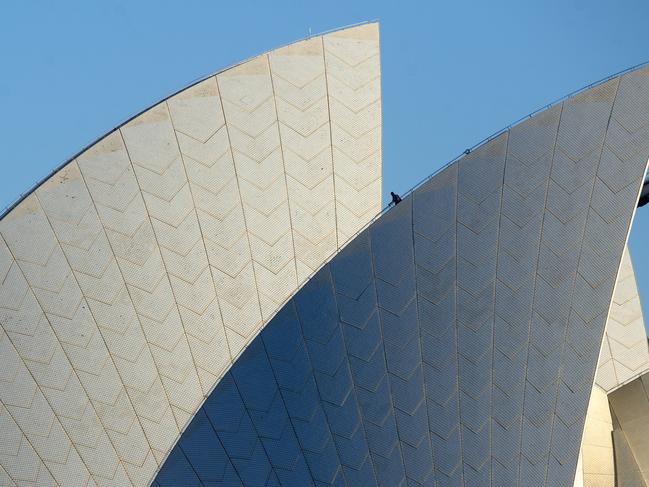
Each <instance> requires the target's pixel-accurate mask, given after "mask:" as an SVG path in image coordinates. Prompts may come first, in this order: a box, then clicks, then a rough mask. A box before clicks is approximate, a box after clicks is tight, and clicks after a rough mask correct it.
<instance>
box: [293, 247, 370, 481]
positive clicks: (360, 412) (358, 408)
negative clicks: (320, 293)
mask: <svg viewBox="0 0 649 487" xmlns="http://www.w3.org/2000/svg"><path fill="white" fill-rule="evenodd" d="M370 257H371V256H370ZM326 265H327V267H328V269H329V275H330V277H331V288H332V290H333V298H334V301H335V303H336V312H337V319H338V329H339V330H340V334H341V336H342V343H343V348H344V350H345V360H346V361H347V368H348V370H349V376H350V378H351V383H352V392H353V394H354V403H355V405H356V411H357V412H358V419H359V421H360V424H361V427H362V428H363V437H364V438H365V445H366V446H367V458H368V459H369V461H370V463H371V464H372V474H373V475H374V485H376V486H377V487H378V486H379V476H378V475H377V473H376V465H374V457H373V456H372V452H371V450H370V444H369V441H368V439H367V426H366V425H365V418H364V417H363V413H362V411H361V407H360V405H359V402H358V392H357V390H356V379H355V378H354V374H353V373H352V368H351V364H350V362H349V357H350V355H349V349H348V348H347V339H346V338H345V331H344V329H343V324H344V325H345V326H348V325H347V323H345V322H344V321H342V320H341V317H340V304H339V302H338V292H337V290H336V279H335V277H334V273H333V269H332V266H331V264H330V263H329V262H328V263H327V264H326ZM365 289H367V288H365ZM365 289H364V290H363V292H364V291H365ZM376 312H378V310H377V311H376ZM372 314H373V313H372ZM298 317H299V315H298ZM370 318H371V314H370ZM370 318H368V320H367V321H366V323H365V324H367V322H368V321H369V319H370ZM301 323H302V322H301V321H300V324H301ZM352 326H353V325H352Z"/></svg>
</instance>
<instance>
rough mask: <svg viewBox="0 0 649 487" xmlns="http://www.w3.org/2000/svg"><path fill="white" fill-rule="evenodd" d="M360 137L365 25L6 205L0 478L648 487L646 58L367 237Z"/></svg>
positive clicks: (370, 64)
mask: <svg viewBox="0 0 649 487" xmlns="http://www.w3.org/2000/svg"><path fill="white" fill-rule="evenodd" d="M380 121H381V98H380V60H379V38H378V25H377V24H372V23H370V24H364V25H361V26H356V27H353V28H349V29H345V30H341V31H336V32H332V33H329V34H326V35H324V36H319V37H313V38H310V39H307V40H305V41H302V42H298V43H296V44H292V45H290V46H287V47H284V48H281V49H278V50H275V51H272V52H270V53H268V54H266V55H263V56H259V57H257V58H253V59H251V60H249V61H246V62H244V63H242V64H240V65H238V66H235V67H233V68H231V69H228V70H225V71H223V72H221V73H218V74H217V75H215V76H211V77H209V78H207V79H205V80H203V81H201V82H199V83H197V84H195V85H193V86H191V87H189V88H187V89H186V90H183V91H181V92H180V93H178V94H176V95H173V96H172V97H170V98H169V99H167V100H165V101H163V102H161V103H160V104H158V105H156V106H154V107H152V108H151V109H149V110H147V111H145V112H143V113H141V114H140V115H138V116H137V117H135V118H133V119H132V120H130V121H129V122H127V123H125V124H124V125H123V126H121V127H120V128H119V129H116V130H115V131H114V132H111V133H110V134H108V135H107V136H105V137H104V138H102V139H101V140H100V141H98V142H97V143H95V144H94V145H92V146H91V147H89V148H87V149H86V150H84V151H83V152H82V153H80V154H79V155H78V156H76V157H75V158H73V159H72V160H71V161H70V162H69V163H68V164H66V165H65V166H64V167H62V168H61V169H60V170H59V171H57V172H56V173H55V174H53V175H52V176H51V177H49V178H48V179H47V180H46V181H45V182H43V183H42V184H41V185H40V186H38V188H36V189H35V191H33V192H32V193H31V194H30V195H29V196H27V197H26V198H25V199H24V200H22V201H21V202H20V203H18V204H17V205H16V206H15V207H13V208H12V209H11V211H9V212H7V213H6V214H5V215H4V216H3V217H2V219H1V220H0V236H1V237H2V239H1V241H0V272H1V273H2V275H3V280H2V284H1V286H0V324H1V325H2V331H1V332H0V333H1V335H0V350H1V352H0V360H1V362H2V364H1V366H0V371H1V372H0V401H1V405H0V408H1V409H0V430H1V431H2V435H1V437H2V443H1V445H2V446H1V449H0V467H1V469H0V481H1V482H3V483H5V484H7V485H65V486H67V485H84V486H85V485H151V484H152V485H155V486H160V487H164V486H177V485H197V486H200V485H210V486H217V485H222V486H284V487H288V486H308V485H312V486H324V485H349V486H354V487H356V486H366V485H367V486H386V487H387V486H432V485H438V486H442V485H480V486H482V485H494V486H505V485H525V486H533V485H549V486H563V485H566V486H571V485H573V484H574V485H643V484H638V482H644V483H645V484H646V483H647V481H648V475H649V473H648V470H647V465H649V454H647V451H649V448H647V446H648V445H647V438H648V437H647V436H646V435H644V436H643V434H642V433H643V432H646V431H647V428H648V427H649V426H648V425H649V423H648V422H647V419H648V418H649V399H648V398H647V392H648V391H649V388H648V387H647V386H649V383H647V379H646V377H647V376H646V375H643V374H645V373H646V372H647V370H648V369H649V351H648V349H647V338H646V333H645V331H644V323H643V319H642V312H641V308H640V301H639V296H638V292H637V289H636V286H635V278H634V274H633V268H632V265H631V260H630V257H629V255H628V252H625V244H626V240H627V237H628V233H629V230H630V227H631V223H632V219H633V215H634V212H635V208H636V204H637V201H638V196H639V191H640V189H641V186H642V183H643V179H644V175H645V171H646V167H647V158H648V157H649V138H648V137H647V136H646V135H647V134H646V132H647V130H648V128H649V69H647V68H642V69H638V70H634V71H630V72H628V73H626V74H623V75H620V76H617V77H613V78H611V79H609V80H607V81H605V82H603V83H600V84H598V85H596V86H594V87H591V88H590V89H588V90H586V91H583V92H580V93H578V94H576V95H574V96H572V97H570V98H567V99H565V100H564V101H562V102H561V103H559V104H556V105H554V106H552V107H551V108H549V109H547V110H545V111H542V112H539V113H537V114H535V115H534V116H532V117H530V118H529V119H526V120H525V121H523V122H522V123H520V124H518V125H515V126H513V127H511V128H509V129H507V130H505V131H503V132H502V133H500V134H499V135H497V136H495V137H493V138H491V139H490V140H488V141H487V142H486V143H484V144H482V145H481V146H479V147H477V148H475V149H473V150H471V151H469V153H468V154H466V155H465V156H464V157H462V158H460V159H459V160H457V161H455V162H454V163H452V164H450V165H448V166H447V167H445V168H443V169H442V170H441V171H440V172H438V173H437V174H436V175H434V176H433V177H431V178H430V179H428V180H427V181H426V182H425V183H424V184H422V185H421V186H419V187H418V188H417V189H416V190H414V191H413V192H412V193H411V194H409V195H407V196H406V197H404V198H403V201H402V202H401V203H400V204H398V205H397V206H396V207H394V208H392V209H390V210H389V211H386V212H384V213H383V214H381V215H380V216H378V217H376V218H375V216H376V215H377V214H379V213H380V198H381V123H380ZM368 224H369V225H368ZM359 231H360V233H357V232H359ZM642 428H644V429H642ZM616 482H617V484H616ZM634 482H635V483H634Z"/></svg>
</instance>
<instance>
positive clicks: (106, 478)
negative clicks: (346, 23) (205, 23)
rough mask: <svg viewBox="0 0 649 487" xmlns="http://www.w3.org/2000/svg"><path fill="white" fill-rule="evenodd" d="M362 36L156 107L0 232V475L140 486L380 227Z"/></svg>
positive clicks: (251, 65)
mask: <svg viewBox="0 0 649 487" xmlns="http://www.w3.org/2000/svg"><path fill="white" fill-rule="evenodd" d="M380 142H381V97H380V60H379V39H378V25H377V24H365V25H361V26H357V27H353V28H349V29H346V30H342V31H338V32H333V33H330V34H327V35H324V36H318V37H313V38H309V39H307V40H304V41H302V42H298V43H296V44H293V45H290V46H287V47H284V48H281V49H278V50H275V51H272V52H270V53H269V54H266V55H262V56H259V57H256V58H254V59H251V60H249V61H247V62H244V63H243V64H240V65H238V66H235V67H233V68H231V69H228V70H226V71H224V72H221V73H218V74H217V75H215V76H211V77H209V78H207V79H205V80H203V81H201V82H199V83H197V84H195V85H193V86H191V87H189V88H187V89H186V90H184V91H182V92H180V93H178V94H176V95H174V96H172V97H171V98H169V99H167V100H165V101H162V102H161V103H159V104H157V105H155V106H154V107H152V108H150V109H149V110H147V111H145V112H143V113H142V114H140V115H138V116H137V117H135V118H134V119H132V120H130V121H129V122H127V123H126V124H125V125H123V126H122V127H120V128H118V129H116V130H115V131H113V132H111V133H110V134H108V135H107V136H105V137H104V138H103V139H101V140H100V141H99V142H97V143H96V144H94V145H93V146H91V147H90V148H88V149H87V150H85V151H84V152H83V153H81V154H80V155H78V156H77V157H75V158H74V159H73V160H72V161H70V162H69V163H68V164H67V165H65V166H64V167H63V168H62V169H61V170H59V171H58V172H57V173H56V174H54V175H53V176H52V177H50V178H49V179H48V180H47V181H46V182H44V183H43V184H42V185H41V186H40V187H38V188H37V189H36V190H35V191H34V192H33V193H31V194H30V195H29V196H27V197H26V198H25V199H24V200H22V201H21V202H20V203H19V204H18V205H17V206H16V207H15V208H13V209H12V210H11V211H10V212H9V213H8V214H6V215H4V217H3V218H2V220H1V221H0V234H1V236H2V238H1V239H0V275H1V276H2V279H1V280H0V282H1V284H0V323H1V325H2V330H1V331H0V347H1V350H2V353H0V361H1V362H0V400H1V402H2V406H1V409H0V417H1V418H2V419H1V421H0V429H2V432H3V434H2V435H1V436H0V437H1V438H2V440H1V442H2V450H1V453H0V465H1V466H2V470H1V471H0V476H3V477H8V478H10V479H11V480H12V481H13V482H15V483H34V484H38V485H43V484H46V483H51V484H58V485H66V486H67V485H95V484H96V485H130V484H133V485H146V484H148V483H149V482H151V480H152V477H153V475H154V474H155V472H156V471H157V470H158V468H159V466H160V465H161V464H162V463H163V461H164V459H165V457H166V455H167V454H168V453H169V452H170V450H171V449H172V447H173V446H174V444H175V443H176V441H177V439H178V438H179V435H180V433H181V432H182V431H183V430H184V428H185V426H186V425H187V423H188V422H189V421H190V420H191V419H192V417H193V416H194V414H195V413H196V411H197V410H198V408H199V407H200V406H201V404H202V403H203V401H204V399H205V397H206V396H207V395H208V394H209V393H210V391H211V390H212V389H213V387H214V385H215V384H216V383H217V382H218V381H219V379H221V377H222V376H223V375H224V374H225V373H226V371H227V370H228V369H229V367H230V366H231V364H232V363H233V361H234V360H236V358H237V357H238V356H239V355H240V353H241V352H242V350H244V349H245V348H246V346H247V345H248V344H249V343H250V341H251V340H253V339H254V337H255V336H256V334H257V333H258V332H259V330H260V329H261V328H262V327H263V326H264V324H265V323H267V322H268V321H269V320H270V319H271V318H272V316H273V315H274V314H275V313H276V312H277V311H278V310H279V308H280V307H281V306H282V304H283V303H284V302H285V301H286V300H287V299H288V298H289V297H290V296H291V295H292V294H293V293H294V292H295V291H296V290H297V289H298V287H299V286H300V285H301V284H302V283H303V282H304V281H305V280H306V279H307V278H308V276H309V275H310V274H312V273H313V272H314V271H315V270H317V269H318V268H319V267H320V266H321V265H322V264H323V263H324V262H325V261H326V260H327V259H328V258H329V256H330V255H331V254H333V253H334V252H335V251H336V250H337V249H338V248H339V246H340V245H342V243H343V242H345V241H346V240H347V239H348V238H349V237H350V236H351V235H353V234H354V233H355V232H357V231H358V230H359V229H360V228H361V227H362V226H363V225H365V224H366V223H367V222H368V221H369V220H370V219H371V218H372V217H373V216H374V215H376V214H377V213H378V212H379V210H380V205H381V143H380Z"/></svg>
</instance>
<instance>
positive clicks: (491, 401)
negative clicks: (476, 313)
mask: <svg viewBox="0 0 649 487" xmlns="http://www.w3.org/2000/svg"><path fill="white" fill-rule="evenodd" d="M506 134H507V141H506V142H505V154H504V157H503V177H502V182H501V185H500V204H499V207H498V230H497V234H496V257H495V259H496V260H495V263H496V265H495V269H494V284H493V286H494V291H493V314H492V319H491V364H490V365H491V371H490V373H489V376H490V377H489V382H490V384H489V386H490V387H489V417H488V422H489V451H488V453H487V455H488V459H487V461H488V462H489V485H493V453H492V452H493V417H494V414H493V412H494V355H495V354H494V350H495V345H496V313H497V311H496V298H497V295H498V269H499V265H498V264H499V256H500V231H501V229H502V214H503V200H504V198H505V178H506V175H507V159H508V157H507V156H508V154H509V140H510V138H511V128H509V129H507V132H506Z"/></svg>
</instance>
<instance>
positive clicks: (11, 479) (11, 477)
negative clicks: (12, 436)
mask: <svg viewBox="0 0 649 487" xmlns="http://www.w3.org/2000/svg"><path fill="white" fill-rule="evenodd" d="M3 407H4V406H3ZM7 414H9V413H7ZM12 421H13V419H12ZM23 436H24V435H23ZM30 446H31V445H30ZM39 460H40V457H39ZM41 464H42V465H43V466H45V464H44V463H43V462H42V460H41ZM39 468H40V465H39ZM46 468H47V467H46ZM2 472H4V473H5V475H6V476H7V478H8V479H9V480H10V481H11V482H12V484H11V485H10V486H8V487H17V486H18V485H19V483H18V482H24V480H16V479H14V477H13V476H12V475H9V472H7V469H6V467H4V466H3V465H1V464H0V474H1V473H2ZM48 472H49V470H48ZM50 475H52V474H50ZM52 480H54V477H52ZM54 482H55V483H56V480H54ZM56 485H58V484H56Z"/></svg>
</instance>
